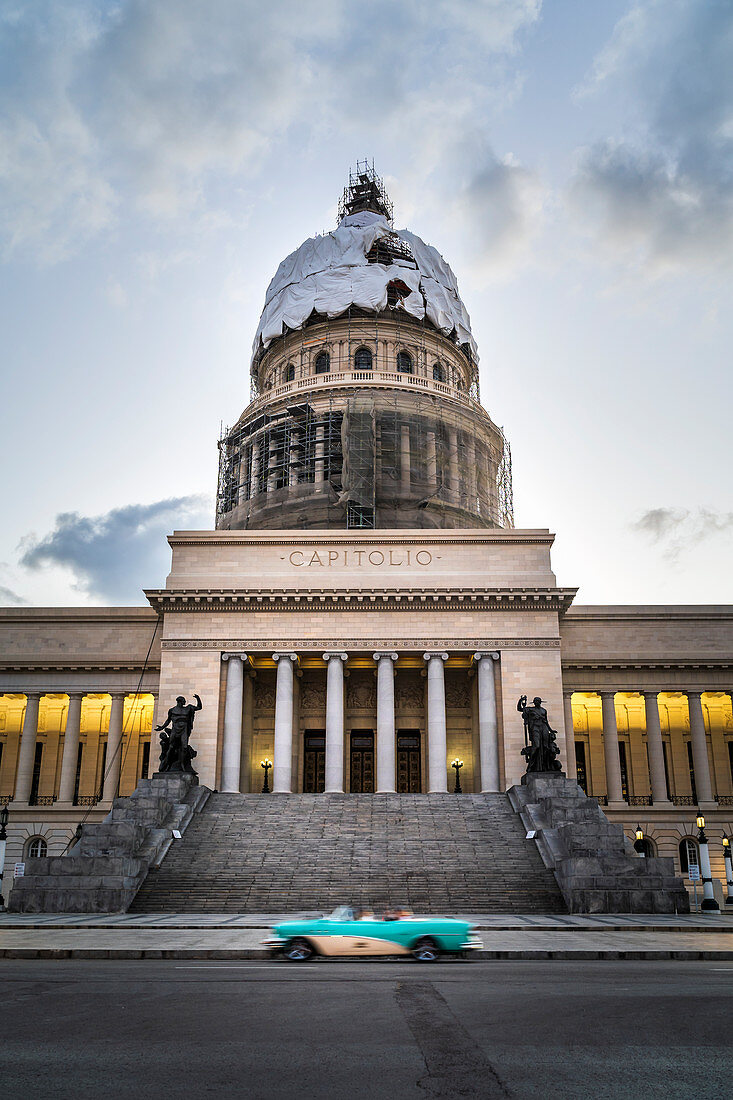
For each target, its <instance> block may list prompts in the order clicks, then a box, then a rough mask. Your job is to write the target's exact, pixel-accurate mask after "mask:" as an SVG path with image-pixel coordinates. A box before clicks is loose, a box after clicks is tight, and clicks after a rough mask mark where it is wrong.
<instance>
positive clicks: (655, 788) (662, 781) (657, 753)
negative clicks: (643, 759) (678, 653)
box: [643, 691, 670, 806]
mask: <svg viewBox="0 0 733 1100" xmlns="http://www.w3.org/2000/svg"><path fill="white" fill-rule="evenodd" d="M643 694H644V712H645V714H646V748H647V754H648V756H649V782H650V786H651V789H652V802H653V804H654V805H655V806H657V805H658V804H659V803H660V802H661V803H664V804H665V805H667V806H669V805H670V802H669V799H668V797H667V777H666V774H665V771H664V745H663V744H662V726H661V723H660V721H659V703H658V701H657V692H656V691H645V692H644V693H643Z"/></svg>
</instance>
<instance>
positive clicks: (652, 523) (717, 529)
mask: <svg viewBox="0 0 733 1100" xmlns="http://www.w3.org/2000/svg"><path fill="white" fill-rule="evenodd" d="M632 528H633V529H634V530H636V531H639V532H640V533H641V534H643V535H646V536H647V537H648V538H649V539H651V541H652V542H654V543H658V544H661V545H662V546H663V548H664V551H663V552H664V556H665V558H667V559H668V560H670V561H677V560H678V559H679V558H680V557H681V556H682V554H684V553H685V552H686V551H687V550H689V549H690V548H691V547H692V546H694V545H696V544H698V543H700V542H703V541H705V540H707V539H710V538H714V537H715V536H717V535H721V534H727V533H731V532H733V512H714V511H712V510H711V509H708V508H697V509H695V510H694V511H689V510H688V509H685V508H652V509H650V510H649V511H647V512H644V513H643V514H642V515H641V516H640V517H639V519H637V520H636V521H635V522H634V523H633V524H632Z"/></svg>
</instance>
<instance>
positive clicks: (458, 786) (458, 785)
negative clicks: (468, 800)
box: [451, 757, 463, 794]
mask: <svg viewBox="0 0 733 1100" xmlns="http://www.w3.org/2000/svg"><path fill="white" fill-rule="evenodd" d="M451 767H452V768H455V771H456V785H455V787H454V788H453V794H463V789H462V788H461V768H462V767H463V761H462V760H459V759H458V757H456V759H455V760H454V761H453V763H452V764H451Z"/></svg>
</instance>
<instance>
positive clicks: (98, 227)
mask: <svg viewBox="0 0 733 1100" xmlns="http://www.w3.org/2000/svg"><path fill="white" fill-rule="evenodd" d="M540 6H541V0H463V2H462V3H460V4H455V3H451V2H449V0H436V3H434V4H431V5H425V4H424V3H421V2H420V0H403V2H402V3H401V4H398V5H396V4H394V3H392V2H391V0H390V2H387V0H365V2H364V3H363V4H362V5H361V7H360V9H359V16H358V18H356V17H355V9H354V7H353V4H352V3H350V2H349V0H273V2H272V3H270V4H256V3H254V2H253V0H211V2H210V3H208V4H206V5H204V4H201V3H200V2H199V0H118V2H117V3H115V4H112V5H103V4H101V3H99V2H98V0H96V2H95V0H66V2H65V3H64V4H58V3H57V2H56V0H37V2H36V3H34V4H30V5H22V4H18V5H16V6H15V7H14V8H9V9H7V10H6V11H5V13H4V14H3V15H0V73H1V74H3V75H2V76H0V93H1V95H2V100H3V104H4V106H3V109H2V112H0V149H2V150H3V152H2V153H0V200H2V201H0V209H3V210H4V214H2V215H0V234H2V238H3V239H4V242H5V247H6V250H9V251H10V252H12V251H17V250H19V249H31V250H33V251H35V252H37V253H39V254H41V255H42V256H43V258H44V259H48V260H56V259H59V258H61V257H62V256H65V255H68V254H69V252H70V251H72V250H73V249H74V248H76V247H78V246H79V245H80V244H83V242H84V241H85V240H87V239H89V238H90V237H93V236H94V235H96V234H98V233H100V232H102V231H104V230H106V229H108V228H110V227H111V226H113V225H114V224H115V222H116V221H117V220H118V219H120V218H123V217H126V216H129V215H130V214H131V213H132V214H137V215H140V214H142V215H143V216H147V217H149V218H150V219H152V220H153V222H155V223H156V224H157V223H161V224H162V223H163V222H164V221H165V219H170V218H181V217H186V216H189V215H190V214H191V213H192V212H193V213H195V214H196V215H197V216H199V217H204V216H206V215H207V214H208V215H211V214H212V213H215V212H216V211H217V207H218V205H219V204H220V203H221V202H223V201H225V200H224V199H222V195H221V191H222V181H223V180H224V179H226V178H236V179H237V181H238V183H239V184H240V185H241V186H242V187H246V185H247V182H248V181H251V180H252V179H253V178H254V177H256V176H257V175H258V173H261V172H262V171H263V169H264V167H265V166H266V164H267V158H268V156H269V155H271V154H272V153H273V151H277V150H279V149H281V148H283V147H284V143H285V141H286V140H288V139H291V138H297V139H298V140H299V141H302V140H303V139H305V140H312V139H313V138H321V139H323V138H324V137H325V138H326V139H327V140H328V141H329V144H333V143H334V142H340V143H343V144H344V145H345V146H347V147H348V148H353V143H354V135H355V134H357V135H358V136H359V139H360V142H363V141H366V142H368V141H369V140H370V139H371V140H376V139H378V138H381V136H382V135H383V134H386V133H392V134H395V135H397V136H398V137H399V139H400V145H398V148H401V149H403V150H404V156H405V159H409V158H410V156H412V155H414V157H415V158H416V159H419V160H422V159H423V158H425V157H426V156H427V158H428V159H429V157H430V148H431V144H432V143H433V139H434V138H435V137H436V135H437V136H438V137H440V134H441V133H451V132H452V133H456V132H457V131H458V128H459V127H463V128H464V129H465V128H466V127H473V128H477V127H478V128H479V129H480V130H482V131H483V132H485V128H486V125H487V122H486V120H487V118H488V117H489V116H490V114H491V112H492V111H495V110H496V109H497V107H499V106H500V105H501V104H502V103H504V102H506V100H507V99H508V98H511V96H512V94H514V92H515V90H516V87H517V82H518V76H517V72H516V63H515V58H516V54H517V52H518V48H519V43H520V39H521V35H522V33H523V32H524V31H526V30H527V29H528V28H530V27H531V26H533V24H534V23H535V22H536V20H537V19H538V17H539V12H540ZM415 121H417V122H418V123H419V125H418V127H417V128H416V127H415V126H414V125H412V123H413V122H415ZM438 144H440V141H438ZM496 163H497V166H498V165H500V164H501V163H502V161H501V158H496ZM501 175H502V170H501V169H500V168H498V167H497V177H496V180H495V184H496V185H497V193H498V194H499V197H500V198H501V193H502V189H501V187H499V186H498V184H499V183H500V177H501ZM503 175H504V176H505V177H506V181H507V182H509V181H510V180H512V179H518V177H516V176H514V174H513V167H512V168H510V167H509V166H508V165H507V166H505V169H504V172H503ZM243 205H246V199H245V200H243ZM492 239H493V238H492Z"/></svg>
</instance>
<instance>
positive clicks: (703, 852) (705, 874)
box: [696, 814, 720, 913]
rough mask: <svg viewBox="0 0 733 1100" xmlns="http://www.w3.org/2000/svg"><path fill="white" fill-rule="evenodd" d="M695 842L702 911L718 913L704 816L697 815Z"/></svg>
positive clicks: (718, 907)
mask: <svg viewBox="0 0 733 1100" xmlns="http://www.w3.org/2000/svg"><path fill="white" fill-rule="evenodd" d="M696 824H697V842H698V844H699V845H700V871H701V872H702V905H701V906H700V909H701V911H702V912H703V913H719V912H720V906H719V905H718V903H717V901H716V900H715V896H714V894H713V873H712V871H711V870H710V852H709V850H708V838H707V837H706V836H705V818H704V817H703V815H702V814H698V815H697V821H696Z"/></svg>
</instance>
